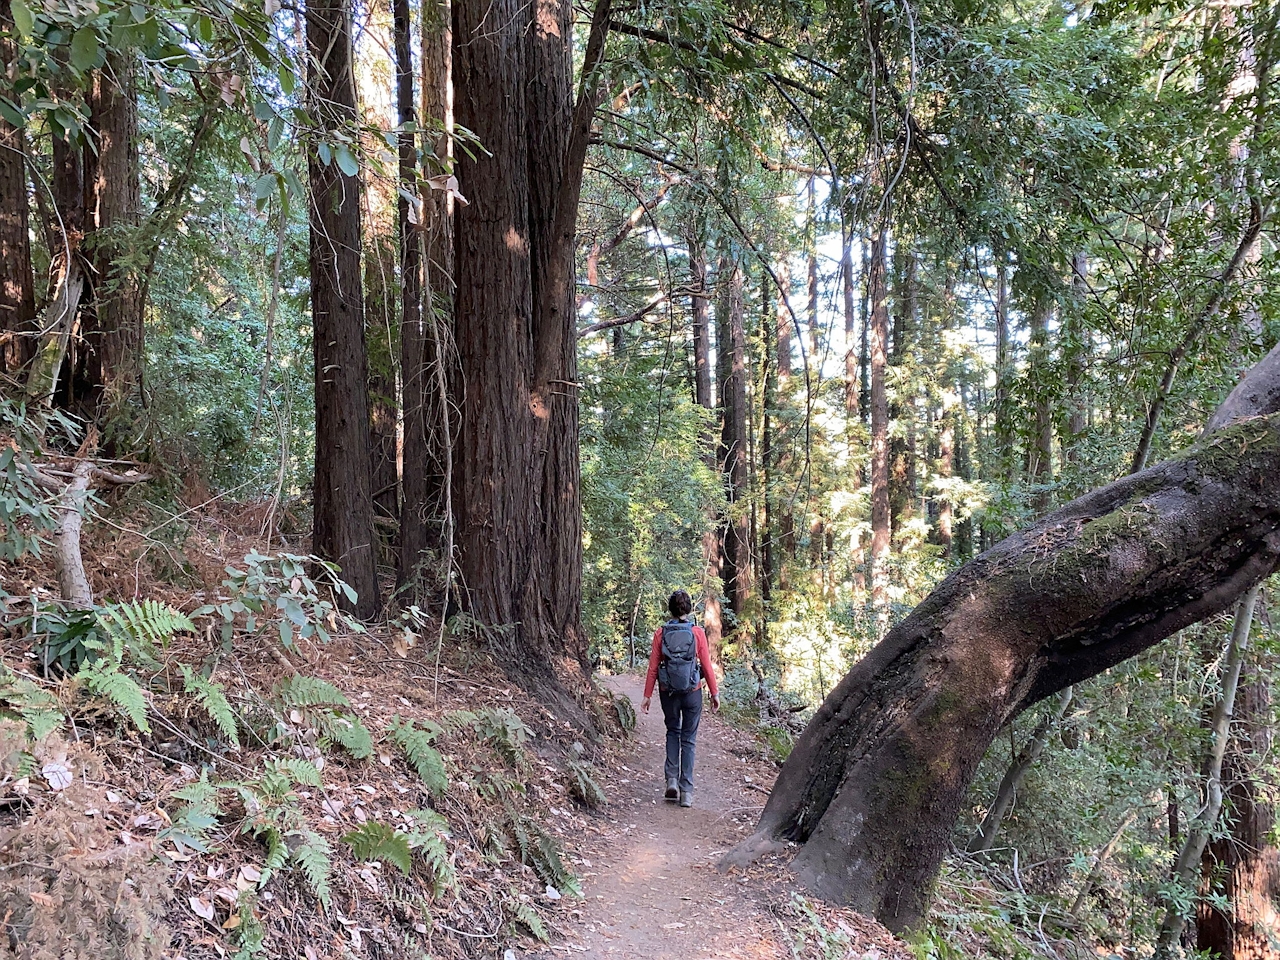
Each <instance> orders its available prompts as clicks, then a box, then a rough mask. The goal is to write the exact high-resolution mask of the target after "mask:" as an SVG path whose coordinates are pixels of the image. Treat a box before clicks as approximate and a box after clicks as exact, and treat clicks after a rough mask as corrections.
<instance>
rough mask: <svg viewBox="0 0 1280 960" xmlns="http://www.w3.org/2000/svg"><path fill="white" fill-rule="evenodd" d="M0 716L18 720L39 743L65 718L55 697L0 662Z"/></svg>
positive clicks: (63, 721)
mask: <svg viewBox="0 0 1280 960" xmlns="http://www.w3.org/2000/svg"><path fill="white" fill-rule="evenodd" d="M0 704H3V706H2V707H0V718H9V719H14V720H21V721H23V722H24V723H25V724H26V725H27V739H29V740H30V741H31V742H33V743H39V742H40V741H41V740H43V739H44V738H45V737H47V736H48V735H49V734H51V733H53V732H54V731H55V730H57V729H58V728H59V727H61V726H62V725H63V724H64V723H65V722H66V719H67V718H66V717H65V716H63V713H62V710H61V709H60V707H59V704H58V699H57V698H56V697H55V696H53V694H51V693H49V692H48V691H47V690H44V689H42V688H41V687H39V686H37V685H36V684H34V683H32V682H31V681H30V680H27V679H25V678H23V677H19V676H18V675H16V674H14V673H12V672H10V671H9V670H8V669H7V668H5V667H3V666H0Z"/></svg>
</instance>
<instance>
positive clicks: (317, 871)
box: [285, 830, 333, 909]
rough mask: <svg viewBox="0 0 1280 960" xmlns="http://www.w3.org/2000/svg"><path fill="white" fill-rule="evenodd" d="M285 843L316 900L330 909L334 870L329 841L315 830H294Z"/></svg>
mask: <svg viewBox="0 0 1280 960" xmlns="http://www.w3.org/2000/svg"><path fill="white" fill-rule="evenodd" d="M285 842H286V844H287V845H288V846H289V849H290V856H291V858H292V860H293V862H294V863H296V864H297V865H298V867H299V869H301V870H302V875H303V876H304V877H306V878H307V883H308V884H310V885H311V890H312V892H313V893H315V895H316V899H318V900H319V901H320V903H321V904H323V905H324V907H325V908H326V909H328V907H329V873H330V871H331V870H332V869H333V858H332V854H331V853H330V850H329V841H328V840H326V839H325V838H324V837H322V836H320V834H318V833H316V832H315V831H314V830H294V831H291V832H290V833H289V834H288V835H287V836H286V837H285Z"/></svg>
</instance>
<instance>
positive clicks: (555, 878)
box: [511, 815, 582, 896]
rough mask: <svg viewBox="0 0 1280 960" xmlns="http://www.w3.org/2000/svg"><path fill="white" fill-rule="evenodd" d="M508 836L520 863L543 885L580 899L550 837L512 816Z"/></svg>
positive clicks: (525, 819) (579, 889)
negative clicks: (511, 840) (510, 837)
mask: <svg viewBox="0 0 1280 960" xmlns="http://www.w3.org/2000/svg"><path fill="white" fill-rule="evenodd" d="M511 834H512V839H514V840H515V844H516V850H517V851H518V852H519V854H520V861H521V862H522V863H524V864H526V865H528V866H530V867H532V868H533V872H534V873H535V874H537V875H538V878H539V879H540V880H542V881H543V882H544V883H549V884H551V885H552V886H553V887H555V888H556V889H557V890H559V891H561V892H563V893H572V894H574V895H575V896H581V895H582V887H581V885H580V884H579V883H578V878H577V877H575V876H574V875H573V873H572V872H571V871H570V870H569V868H568V867H566V866H565V865H564V861H563V860H562V859H561V858H560V846H559V844H557V843H556V840H555V838H554V837H552V836H551V834H549V833H547V832H546V831H545V830H543V829H542V828H541V827H540V826H538V825H537V824H536V823H534V822H533V821H532V820H530V819H529V818H528V817H524V816H519V815H516V816H512V818H511Z"/></svg>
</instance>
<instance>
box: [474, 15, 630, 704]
mask: <svg viewBox="0 0 1280 960" xmlns="http://www.w3.org/2000/svg"><path fill="white" fill-rule="evenodd" d="M453 13H454V30H453V36H454V48H453V70H454V76H455V90H456V93H457V100H456V112H457V122H458V123H459V124H460V125H461V126H464V127H466V128H468V129H470V130H471V131H473V132H474V133H475V134H476V136H477V138H478V139H479V141H480V142H481V143H483V144H484V147H485V151H487V153H480V152H479V151H477V152H476V156H475V157H470V156H465V155H464V156H461V157H459V160H458V168H457V169H458V178H459V180H460V182H461V184H462V188H463V191H464V193H465V194H466V196H467V198H468V200H469V201H470V204H469V205H468V206H465V207H463V208H462V209H461V210H460V211H459V215H458V218H457V222H456V225H455V227H456V250H457V261H456V262H457V302H456V310H457V318H456V341H457V349H458V362H459V365H460V368H461V380H462V383H463V384H465V390H464V391H463V392H462V393H461V394H460V395H459V396H457V397H456V398H455V402H456V403H457V405H458V408H459V411H460V414H461V423H460V425H459V437H458V444H457V456H456V457H455V458H454V462H455V464H456V465H457V468H456V472H457V477H456V480H455V483H454V507H455V514H456V519H457V528H458V545H459V554H460V555H459V567H460V571H461V574H462V578H463V582H464V589H465V591H466V596H465V603H466V606H467V608H468V610H469V612H470V613H471V614H472V615H473V616H474V617H475V618H476V620H478V621H479V622H480V623H481V624H482V625H483V627H484V628H486V629H487V631H488V636H489V638H490V641H491V643H492V645H493V647H494V648H495V649H496V650H498V651H500V652H501V653H503V654H504V655H505V657H506V658H507V663H508V665H509V667H510V669H511V670H512V672H513V674H515V675H516V676H517V677H518V678H519V679H521V680H522V681H524V682H526V683H527V684H528V685H530V686H532V687H535V688H538V689H540V690H541V691H542V692H543V693H544V695H545V696H547V697H548V698H549V699H551V700H552V701H553V702H554V703H555V704H556V705H557V706H559V707H560V709H561V712H562V713H568V714H570V715H572V716H574V717H575V718H576V719H578V720H579V721H580V722H584V723H585V722H587V721H585V717H584V715H582V714H581V713H580V711H579V710H578V708H577V707H576V706H575V704H574V700H573V697H572V696H571V695H570V693H569V691H570V690H572V689H574V688H576V687H578V686H580V685H581V683H582V679H583V677H585V675H586V673H587V671H588V670H589V665H588V660H587V645H586V636H585V633H584V631H583V630H582V625H581V603H582V595H581V591H582V585H581V571H582V535H581V527H582V514H581V501H580V494H579V465H578V394H577V389H578V383H577V353H576V337H575V336H574V332H575V331H574V312H575V304H574V296H573V292H574V291H573V285H574V277H573V253H574V231H575V227H576V222H577V208H578V197H579V193H580V191H581V183H582V164H583V159H584V158H585V153H586V145H587V139H588V135H589V132H590V120H591V115H592V113H593V111H594V106H595V101H594V90H593V89H592V88H591V87H590V85H586V86H584V95H583V97H581V98H579V101H578V104H577V106H576V107H573V106H572V98H571V90H570V67H569V53H570V44H571V39H572V31H571V24H570V14H571V9H570V5H569V3H568V2H567V0H535V2H534V3H533V4H523V3H520V2H517V0H496V2H490V0H460V2H458V3H456V4H455V5H454V8H453ZM607 22H608V7H607V0H601V3H600V4H598V6H597V10H596V15H595V18H594V20H593V26H592V33H591V37H590V39H589V41H588V48H587V54H586V64H587V69H588V70H594V64H597V63H598V61H599V57H600V56H601V53H602V48H603V41H604V30H605V24H607ZM571 107H572V109H571Z"/></svg>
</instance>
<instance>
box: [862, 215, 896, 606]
mask: <svg viewBox="0 0 1280 960" xmlns="http://www.w3.org/2000/svg"><path fill="white" fill-rule="evenodd" d="M886 233H888V226H887V224H883V223H882V224H880V225H879V226H878V227H876V230H875V232H874V233H873V234H872V235H871V265H870V269H869V270H868V272H867V290H868V299H869V301H870V306H871V309H870V315H871V330H870V338H869V339H870V352H871V601H872V604H873V605H874V606H875V608H876V616H877V619H878V620H879V622H880V628H881V630H882V631H883V630H884V628H885V626H887V624H888V617H889V570H888V567H887V566H886V564H887V563H888V560H889V537H890V529H889V525H890V522H891V515H890V512H889V394H888V386H887V376H888V366H889V354H888V340H889V294H888V290H887V284H886V280H885V270H886V264H885V235H886Z"/></svg>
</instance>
